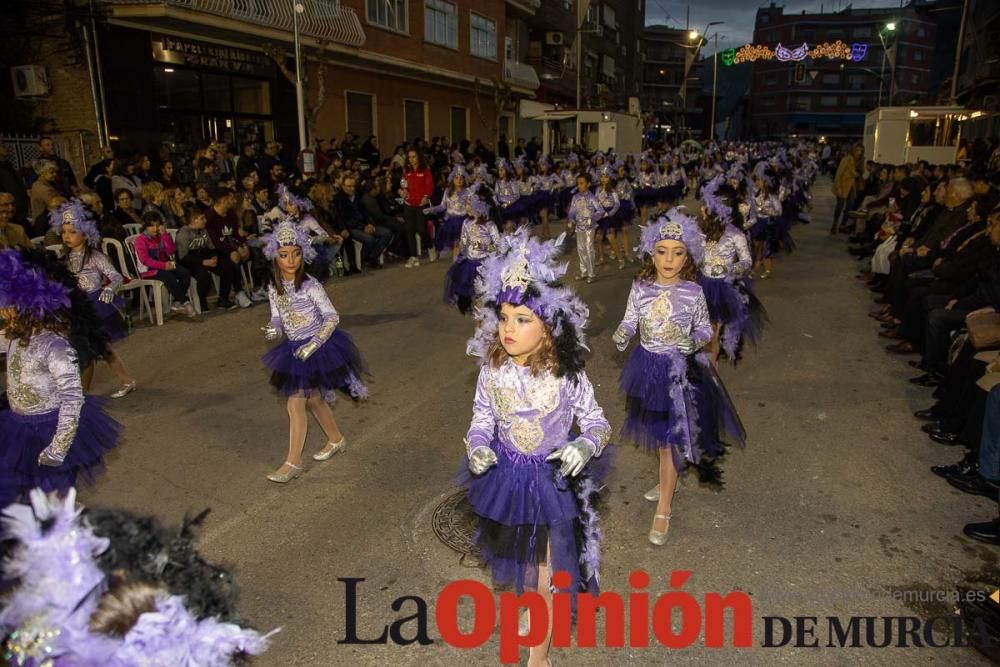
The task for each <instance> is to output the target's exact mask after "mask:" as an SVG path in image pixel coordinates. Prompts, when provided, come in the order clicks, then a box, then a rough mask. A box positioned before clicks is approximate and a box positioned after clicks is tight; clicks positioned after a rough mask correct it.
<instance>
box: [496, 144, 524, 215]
mask: <svg viewBox="0 0 1000 667" xmlns="http://www.w3.org/2000/svg"><path fill="white" fill-rule="evenodd" d="M513 173H514V172H513V170H512V169H511V166H510V163H509V162H507V160H505V159H503V158H500V159H499V160H497V180H496V187H495V189H494V191H493V196H494V197H495V198H496V202H497V206H499V207H500V211H499V218H500V221H501V222H502V223H503V233H504V234H510V233H512V232H513V231H514V229H515V228H516V227H517V226H518V224H519V223H520V220H521V204H520V201H519V200H520V199H521V189H520V188H519V187H518V185H517V181H515V180H514V179H513V178H512V176H513Z"/></svg>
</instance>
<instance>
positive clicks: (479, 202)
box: [468, 183, 490, 218]
mask: <svg viewBox="0 0 1000 667" xmlns="http://www.w3.org/2000/svg"><path fill="white" fill-rule="evenodd" d="M481 187H482V183H476V184H474V185H473V186H472V187H470V188H469V199H468V206H469V213H470V214H471V215H472V217H473V218H485V217H487V216H489V214H490V203H489V202H488V201H486V200H485V199H484V198H483V197H482V195H480V194H479V190H480V189H481Z"/></svg>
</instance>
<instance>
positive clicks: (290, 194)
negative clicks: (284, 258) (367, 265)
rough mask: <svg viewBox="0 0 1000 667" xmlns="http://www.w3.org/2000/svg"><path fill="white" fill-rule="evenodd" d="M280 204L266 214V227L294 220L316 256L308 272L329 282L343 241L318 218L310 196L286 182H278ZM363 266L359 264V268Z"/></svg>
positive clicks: (319, 279)
mask: <svg viewBox="0 0 1000 667" xmlns="http://www.w3.org/2000/svg"><path fill="white" fill-rule="evenodd" d="M277 194H278V204H277V205H276V206H275V207H274V208H273V209H272V210H271V211H270V212H269V213H268V214H267V215H266V216H264V217H265V220H267V226H266V228H265V229H266V230H267V231H270V230H271V228H272V226H273V225H276V224H278V223H280V222H292V223H295V224H296V225H297V226H299V227H301V228H302V229H303V231H304V232H305V233H306V235H307V237H308V238H309V242H310V243H311V244H312V247H313V250H314V251H315V252H316V259H315V261H313V262H312V263H311V264H310V266H309V267H308V273H309V275H311V276H312V277H313V278H315V279H316V280H318V281H320V282H321V283H322V282H326V280H327V278H329V277H330V273H331V269H330V265H331V264H332V263H333V262H335V261H336V257H337V255H338V254H339V253H340V248H341V245H343V244H342V243H338V242H335V241H334V240H333V239H332V238H331V237H330V235H329V234H327V232H326V230H325V229H323V226H322V225H320V224H319V221H318V220H316V218H315V217H314V216H313V215H312V213H310V212H309V211H311V210H313V202H312V200H311V199H309V197H306V196H305V195H303V194H301V193H298V192H295V191H293V190H292V189H291V188H289V187H288V186H286V185H285V184H283V183H282V184H280V185H278V189H277ZM359 268H360V267H359Z"/></svg>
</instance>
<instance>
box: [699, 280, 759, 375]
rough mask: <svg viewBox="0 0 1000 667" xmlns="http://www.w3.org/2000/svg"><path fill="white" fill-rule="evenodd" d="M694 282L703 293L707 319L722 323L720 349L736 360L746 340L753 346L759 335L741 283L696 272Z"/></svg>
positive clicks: (747, 297)
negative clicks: (706, 306)
mask: <svg viewBox="0 0 1000 667" xmlns="http://www.w3.org/2000/svg"><path fill="white" fill-rule="evenodd" d="M697 282H698V284H699V285H701V289H702V291H703V292H704V293H705V301H706V302H707V303H708V317H709V319H710V320H712V322H713V323H718V324H721V325H722V330H721V333H720V334H719V343H720V346H721V347H722V351H723V352H725V353H726V356H727V357H729V359H730V360H732V361H733V362H734V363H735V362H736V361H737V360H738V359H739V358H740V353H741V351H742V349H743V345H744V344H745V343H746V342H747V341H749V342H750V343H752V344H754V345H756V344H757V342H758V339H759V335H760V330H759V329H758V328H757V327H756V326H755V323H754V320H753V318H752V317H751V315H750V299H749V295H748V294H747V293H746V292H745V291H744V289H743V288H742V285H741V283H739V282H737V283H736V284H734V283H731V282H729V281H728V280H726V279H724V278H709V277H708V276H705V275H702V274H701V273H699V274H698V279H697ZM758 303H759V302H758Z"/></svg>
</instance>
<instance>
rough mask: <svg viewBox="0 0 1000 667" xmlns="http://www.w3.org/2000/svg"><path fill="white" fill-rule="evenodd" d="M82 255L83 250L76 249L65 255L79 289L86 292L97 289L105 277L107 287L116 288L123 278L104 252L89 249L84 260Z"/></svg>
mask: <svg viewBox="0 0 1000 667" xmlns="http://www.w3.org/2000/svg"><path fill="white" fill-rule="evenodd" d="M84 255H85V253H84V251H83V250H77V251H73V252H70V253H69V254H68V255H67V256H66V263H67V265H68V266H69V270H70V271H72V272H73V273H74V274H76V281H77V283H78V284H79V285H80V289H82V290H83V291H84V292H87V293H90V292H94V291H96V290H99V289H101V286H102V285H103V284H104V279H105V278H107V279H108V289H111V290H117V289H118V288H119V287H120V286H121V284H122V281H123V280H124V279H123V278H122V275H121V274H120V273H118V271H116V270H115V267H114V266H113V265H112V264H111V260H109V259H108V258H107V256H106V255H105V254H104V253H102V252H99V251H97V250H93V249H91V251H90V254H89V256H87V259H86V261H84Z"/></svg>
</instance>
